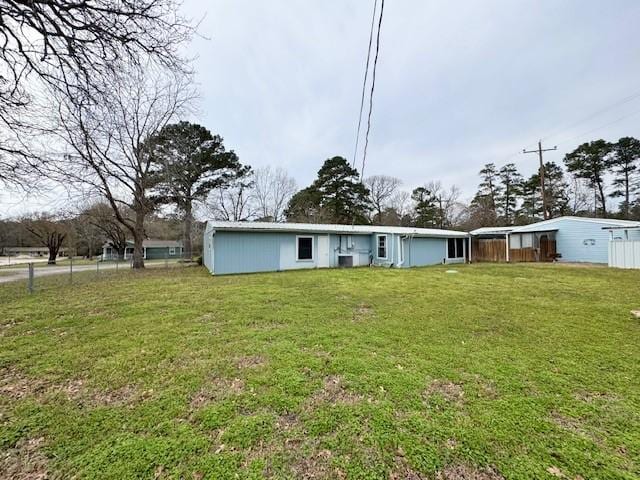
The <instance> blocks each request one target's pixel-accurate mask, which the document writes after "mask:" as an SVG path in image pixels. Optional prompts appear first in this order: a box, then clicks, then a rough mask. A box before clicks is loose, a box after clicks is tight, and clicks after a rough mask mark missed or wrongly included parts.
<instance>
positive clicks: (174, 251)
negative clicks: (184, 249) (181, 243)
mask: <svg viewBox="0 0 640 480" xmlns="http://www.w3.org/2000/svg"><path fill="white" fill-rule="evenodd" d="M175 254H176V247H169V256H170V257H171V256H175Z"/></svg>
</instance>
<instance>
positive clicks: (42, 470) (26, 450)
mask: <svg viewBox="0 0 640 480" xmlns="http://www.w3.org/2000/svg"><path fill="white" fill-rule="evenodd" d="M43 443H44V438H43V437H39V438H30V439H23V440H20V441H19V442H18V443H17V444H16V446H15V447H14V448H11V449H9V450H7V451H5V452H3V453H2V454H0V455H1V456H0V478H11V479H13V480H27V479H28V480H44V479H46V478H48V463H49V461H48V459H47V457H46V456H45V455H44V454H43V453H42V452H41V447H42V444H43Z"/></svg>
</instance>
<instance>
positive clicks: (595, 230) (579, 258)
mask: <svg viewBox="0 0 640 480" xmlns="http://www.w3.org/2000/svg"><path fill="white" fill-rule="evenodd" d="M606 226H607V224H603V223H600V222H586V221H581V220H574V219H570V218H567V219H559V220H558V221H557V222H555V223H554V225H553V228H557V229H558V231H557V232H556V250H557V251H558V253H560V254H562V258H560V261H562V262H589V263H607V262H608V261H609V237H610V233H609V230H603V228H602V227H606ZM610 226H614V224H611V225H610Z"/></svg>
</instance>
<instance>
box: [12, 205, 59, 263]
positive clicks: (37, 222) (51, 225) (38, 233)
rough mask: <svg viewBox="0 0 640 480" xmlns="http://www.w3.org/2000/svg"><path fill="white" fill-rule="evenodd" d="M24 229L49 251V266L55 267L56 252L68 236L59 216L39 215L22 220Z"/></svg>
mask: <svg viewBox="0 0 640 480" xmlns="http://www.w3.org/2000/svg"><path fill="white" fill-rule="evenodd" d="M23 222H24V227H25V229H26V230H27V231H28V232H29V233H31V234H32V235H33V236H34V237H35V238H36V239H37V240H38V241H39V242H40V244H41V245H42V246H44V247H47V249H48V250H49V259H48V261H47V263H48V264H49V265H55V264H56V259H57V258H58V252H59V251H60V248H61V247H62V245H63V243H64V241H65V240H66V238H67V236H68V233H69V231H68V225H66V224H65V222H64V219H63V217H62V216H60V215H51V214H40V215H35V216H34V217H32V218H25V219H24V220H23Z"/></svg>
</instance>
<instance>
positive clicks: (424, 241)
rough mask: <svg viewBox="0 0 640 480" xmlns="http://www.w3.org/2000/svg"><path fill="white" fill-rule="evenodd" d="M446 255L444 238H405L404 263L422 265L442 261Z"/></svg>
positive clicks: (409, 265)
mask: <svg viewBox="0 0 640 480" xmlns="http://www.w3.org/2000/svg"><path fill="white" fill-rule="evenodd" d="M446 256H447V239H446V238H418V237H414V238H413V239H407V240H405V265H406V266H408V267H422V266H425V265H436V264H439V263H442V261H443V259H445V258H446Z"/></svg>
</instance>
